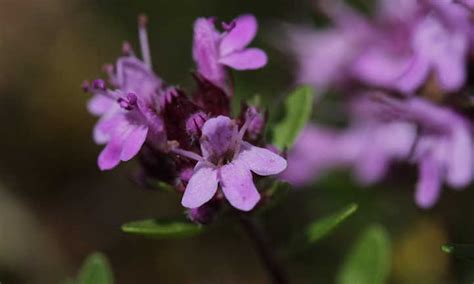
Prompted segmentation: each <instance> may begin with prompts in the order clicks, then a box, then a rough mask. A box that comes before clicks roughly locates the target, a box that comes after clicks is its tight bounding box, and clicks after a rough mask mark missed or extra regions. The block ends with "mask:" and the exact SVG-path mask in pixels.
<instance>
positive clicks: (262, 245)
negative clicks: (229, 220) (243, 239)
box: [239, 214, 289, 284]
mask: <svg viewBox="0 0 474 284" xmlns="http://www.w3.org/2000/svg"><path fill="white" fill-rule="evenodd" d="M239 221H240V225H241V227H242V228H243V230H244V231H245V233H246V234H247V236H248V237H249V238H250V239H251V240H252V242H253V245H254V248H255V250H256V252H257V254H258V255H259V257H260V259H261V261H262V263H263V265H264V266H265V268H266V270H267V273H268V275H269V277H270V278H271V280H272V283H274V284H288V283H289V281H288V277H287V275H286V272H285V271H284V269H283V267H282V266H281V264H280V263H279V262H278V260H277V258H276V255H275V253H274V250H273V249H272V248H271V247H270V244H269V242H268V239H267V238H266V237H265V234H264V232H263V229H262V228H261V226H260V225H259V224H258V223H257V222H256V221H255V220H254V219H253V218H252V217H250V216H248V215H244V214H240V215H239Z"/></svg>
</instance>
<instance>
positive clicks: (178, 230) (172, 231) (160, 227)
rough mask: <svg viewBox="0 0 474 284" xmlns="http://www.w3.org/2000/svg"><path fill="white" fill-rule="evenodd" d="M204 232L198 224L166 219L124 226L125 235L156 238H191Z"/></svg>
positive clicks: (148, 220) (136, 222)
mask: <svg viewBox="0 0 474 284" xmlns="http://www.w3.org/2000/svg"><path fill="white" fill-rule="evenodd" d="M202 230H203V227H202V226H201V225H198V224H194V223H190V222H183V221H176V220H165V219H160V220H158V219H147V220H142V221H135V222H130V223H126V224H124V225H122V231H124V232H125V233H130V234H136V235H143V236H148V237H155V238H179V237H189V236H194V235H197V234H199V233H200V232H201V231H202Z"/></svg>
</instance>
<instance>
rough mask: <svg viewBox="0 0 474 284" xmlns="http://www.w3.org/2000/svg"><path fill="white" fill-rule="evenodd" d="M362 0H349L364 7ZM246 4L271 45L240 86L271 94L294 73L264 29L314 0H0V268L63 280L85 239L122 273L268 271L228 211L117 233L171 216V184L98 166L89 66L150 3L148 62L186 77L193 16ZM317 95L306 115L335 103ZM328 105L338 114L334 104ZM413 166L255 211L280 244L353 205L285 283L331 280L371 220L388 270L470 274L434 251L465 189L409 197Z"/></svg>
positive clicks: (231, 278)
mask: <svg viewBox="0 0 474 284" xmlns="http://www.w3.org/2000/svg"><path fill="white" fill-rule="evenodd" d="M369 2H370V1H363V0H362V1H358V2H357V3H355V4H356V5H358V6H359V7H361V8H362V9H364V10H370V3H369ZM247 12H250V13H254V14H255V15H256V16H257V18H258V19H259V21H260V23H261V25H260V31H259V35H258V37H257V39H256V41H255V42H254V44H253V45H254V46H259V47H262V48H264V49H265V50H267V51H268V54H269V58H270V62H269V64H268V66H267V67H266V68H264V69H262V70H259V71H254V72H246V73H244V74H238V77H237V78H236V82H237V89H238V92H239V93H240V94H245V95H252V94H255V93H258V94H260V95H261V96H262V97H263V98H264V99H266V100H267V101H271V100H274V99H275V98H280V97H281V96H282V95H283V94H285V93H287V92H288V90H290V89H291V88H292V87H293V86H292V75H291V74H292V70H293V69H292V66H293V65H292V60H291V58H287V57H286V56H285V54H284V53H283V52H281V50H278V49H276V48H275V47H274V46H273V44H272V41H273V40H274V38H275V37H277V36H278V35H279V34H278V25H279V24H280V23H281V22H291V23H308V22H312V21H313V22H314V21H315V19H316V22H318V18H317V14H318V13H317V11H316V10H315V9H314V5H312V3H311V2H310V1H294V0H274V1H271V2H269V1H250V0H245V1H243V0H228V1H220V0H202V1H194V0H183V1H146V0H135V1H125V0H114V1H112V0H110V1H106V0H94V1H92V0H68V1H61V0H42V1H35V0H0V109H1V111H0V118H1V124H2V129H3V134H2V135H1V139H0V155H1V159H0V282H1V283H61V282H62V281H63V280H65V279H66V278H67V277H68V276H73V275H75V274H76V273H77V270H78V268H79V266H80V264H81V262H82V261H83V259H84V258H85V256H86V255H88V254H89V253H90V252H92V251H96V250H100V251H102V252H104V253H105V254H106V255H107V256H108V258H109V259H110V262H111V265H112V267H113V270H114V273H115V278H116V280H117V283H267V281H268V280H267V278H266V275H265V271H264V270H263V269H262V267H261V265H260V263H259V260H258V258H257V256H256V254H255V252H254V251H253V250H252V246H251V243H250V242H249V240H248V239H247V238H246V236H245V235H244V234H243V233H242V231H241V230H240V229H239V228H238V226H237V225H236V224H224V223H218V224H216V225H214V226H212V227H211V228H210V230H209V231H207V232H206V233H204V234H202V235H200V236H198V237H195V238H192V239H184V240H149V239H143V238H140V237H136V236H130V235H125V234H124V233H121V231H120V225H121V224H122V223H124V222H128V221H132V220H137V219H145V218H150V217H168V216H180V215H182V214H183V209H182V208H181V206H180V204H179V196H177V195H174V194H170V193H165V192H158V191H148V190H144V189H142V188H140V187H139V186H137V185H136V184H134V183H133V181H132V178H131V175H132V173H133V170H134V169H135V168H136V165H135V164H134V163H133V162H131V163H125V164H122V165H121V166H120V167H119V168H118V169H116V170H114V171H109V172H100V171H99V169H98V168H97V166H96V157H97V155H98V153H99V151H100V149H101V147H99V146H97V145H95V144H94V143H93V141H92V139H91V132H92V127H93V125H94V122H95V119H94V118H93V117H92V116H91V115H89V114H88V113H87V111H86V108H85V104H86V101H87V100H88V98H89V95H88V94H84V93H82V91H81V90H80V85H81V83H82V81H83V80H84V79H94V78H96V77H97V76H103V74H101V67H102V65H103V64H104V63H108V62H113V61H114V59H115V58H116V57H117V56H119V55H120V50H121V43H122V41H123V40H129V41H131V42H132V44H133V45H134V46H135V47H136V50H138V42H137V31H136V18H137V15H138V14H140V13H146V14H147V15H148V16H149V20H150V21H149V36H150V43H151V48H152V57H153V62H154V67H155V71H156V72H157V73H158V74H159V75H160V76H161V77H163V78H164V79H165V80H166V81H168V82H172V83H174V84H178V85H180V86H183V87H184V88H185V89H190V88H192V87H193V84H192V80H191V77H190V76H189V74H190V71H191V70H192V68H193V66H194V65H193V62H192V57H191V42H192V24H193V22H194V20H195V19H196V18H197V17H199V16H217V17H219V19H222V20H225V21H229V20H231V19H232V18H233V17H235V16H237V15H239V14H242V13H247ZM327 105H329V106H330V104H325V103H324V102H323V103H321V104H320V105H318V106H316V107H315V114H316V115H315V116H316V117H318V119H319V118H320V117H324V114H327V113H331V109H330V108H329V109H328V108H327V107H326V108H325V106H327ZM333 115H334V114H333ZM414 173H415V169H408V170H407V169H406V167H404V169H403V170H401V169H400V170H399V169H394V171H393V177H389V178H388V179H387V180H386V181H385V182H384V183H383V184H379V185H377V186H376V187H373V188H358V187H357V186H356V185H354V183H353V182H352V180H351V177H350V175H349V174H348V173H346V172H337V173H331V174H329V175H326V176H324V177H323V178H322V179H320V180H319V181H317V182H316V183H315V184H314V185H313V186H311V187H310V188H306V189H302V190H294V191H292V192H291V193H290V194H289V196H288V197H287V198H286V199H285V200H283V202H281V203H279V204H278V205H277V206H275V207H273V208H272V209H270V210H268V211H266V212H264V213H263V214H262V215H261V216H260V219H261V221H262V222H263V224H264V226H265V229H266V230H267V231H268V232H269V236H270V237H271V241H272V243H273V245H274V246H275V247H276V248H279V249H284V248H285V246H286V245H287V244H288V240H289V239H290V238H291V235H292V232H294V231H297V230H298V229H300V228H301V227H303V226H304V225H305V224H307V223H308V222H310V221H311V220H314V219H316V218H318V217H321V216H324V215H326V214H329V213H332V212H333V211H335V210H337V209H339V208H341V207H343V206H345V205H347V204H349V203H351V202H356V203H358V204H359V206H360V207H359V208H360V210H359V212H357V214H356V215H355V217H353V218H351V219H350V220H349V221H348V222H347V223H345V224H344V225H343V226H341V227H340V228H339V229H338V230H337V231H336V232H335V233H334V234H333V235H332V237H331V238H328V239H325V240H323V241H321V242H319V243H318V244H317V245H315V246H314V247H312V248H311V249H310V250H307V251H304V252H301V253H298V254H296V255H294V256H292V257H291V258H287V259H285V260H284V265H285V267H287V269H288V271H289V274H290V277H291V278H292V279H293V283H333V282H334V279H335V275H336V272H337V270H338V268H339V266H340V264H341V262H342V260H343V258H344V256H345V254H346V253H347V251H348V249H349V248H350V246H351V244H352V243H353V241H354V240H355V239H356V237H357V235H358V234H359V233H360V232H361V229H363V228H364V227H365V226H366V225H368V224H372V223H378V224H381V225H382V226H384V227H385V228H386V229H387V230H388V231H389V232H390V237H391V241H392V270H391V275H390V282H391V283H472V282H473V281H474V263H472V262H471V263H469V262H465V261H461V260H456V259H452V258H450V257H449V256H446V255H444V254H443V253H442V252H441V251H440V246H441V245H442V244H443V243H445V242H448V241H452V242H456V243H474V218H473V216H474V215H473V210H472V202H473V200H474V190H472V189H467V190H465V191H464V192H462V193H461V192H455V191H451V190H445V191H443V196H442V198H441V199H440V202H439V203H438V204H437V205H436V206H435V208H434V209H431V210H428V211H425V210H420V209H418V208H417V207H416V205H415V203H414V201H413V198H412V195H413V187H414V182H415V179H416V177H415V174H414Z"/></svg>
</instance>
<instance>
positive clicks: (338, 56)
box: [282, 10, 372, 89]
mask: <svg viewBox="0 0 474 284" xmlns="http://www.w3.org/2000/svg"><path fill="white" fill-rule="evenodd" d="M343 12H344V13H343V16H342V15H339V17H338V18H339V19H340V21H338V22H337V25H336V26H334V27H329V28H326V29H323V30H318V31H315V30H314V29H313V28H310V27H296V26H290V27H288V28H287V32H286V34H287V35H288V38H289V41H287V42H285V43H282V45H283V46H286V47H287V48H289V49H290V50H291V51H292V53H293V54H294V55H295V56H296V59H297V62H298V69H297V80H298V82H300V83H309V84H312V85H314V86H315V87H316V88H318V89H326V88H329V87H338V86H339V85H340V84H343V83H345V82H346V81H348V79H349V78H350V72H349V71H350V68H349V67H350V66H351V64H352V62H353V61H354V60H355V58H356V56H357V55H358V54H359V53H360V52H361V51H362V50H363V49H364V48H366V46H367V41H368V39H369V38H370V37H371V34H372V30H371V28H370V26H369V25H368V24H367V23H366V21H365V19H363V18H362V16H360V15H358V14H356V13H355V12H352V11H350V10H344V11H343Z"/></svg>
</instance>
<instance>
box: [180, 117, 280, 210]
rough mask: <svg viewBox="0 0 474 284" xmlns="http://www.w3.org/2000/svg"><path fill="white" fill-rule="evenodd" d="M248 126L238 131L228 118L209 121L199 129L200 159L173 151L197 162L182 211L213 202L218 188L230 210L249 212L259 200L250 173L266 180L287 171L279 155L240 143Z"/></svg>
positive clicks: (192, 154) (186, 191)
mask: <svg viewBox="0 0 474 284" xmlns="http://www.w3.org/2000/svg"><path fill="white" fill-rule="evenodd" d="M249 123H250V121H246V123H245V124H244V125H243V126H242V128H241V129H240V131H238V129H237V124H236V123H235V122H234V121H233V120H231V119H230V118H229V117H226V116H218V117H215V118H211V119H209V120H207V121H206V122H205V124H204V126H203V128H202V136H201V151H202V155H203V156H202V157H201V156H199V155H197V154H195V153H192V152H188V151H185V150H181V149H174V150H173V151H175V152H176V153H177V154H180V155H182V156H185V157H188V158H191V159H195V160H197V161H198V163H197V164H196V166H195V168H194V173H193V175H192V177H191V179H190V180H189V183H188V185H187V187H186V190H185V192H184V196H183V199H182V204H183V206H184V207H187V208H198V207H200V206H202V205H203V204H205V203H206V202H208V201H209V200H211V199H212V197H213V196H214V195H215V194H216V192H217V188H218V185H220V186H221V188H222V192H223V194H224V196H225V197H226V199H227V200H228V201H229V203H230V204H231V205H232V206H234V207H235V208H237V209H240V210H243V211H249V210H251V209H253V208H254V207H255V205H256V204H257V202H258V201H259V200H260V194H259V192H258V191H257V189H256V187H255V184H254V183H253V180H252V173H251V171H252V172H254V173H256V174H258V175H261V176H268V175H276V174H278V173H280V172H282V171H283V170H284V169H285V168H286V160H285V159H283V158H282V157H280V156H279V155H277V154H275V153H273V152H271V151H269V150H267V149H264V148H260V147H256V146H253V145H251V144H250V143H247V142H245V141H243V140H242V137H243V136H244V134H245V131H246V130H247V128H248V126H249Z"/></svg>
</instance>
